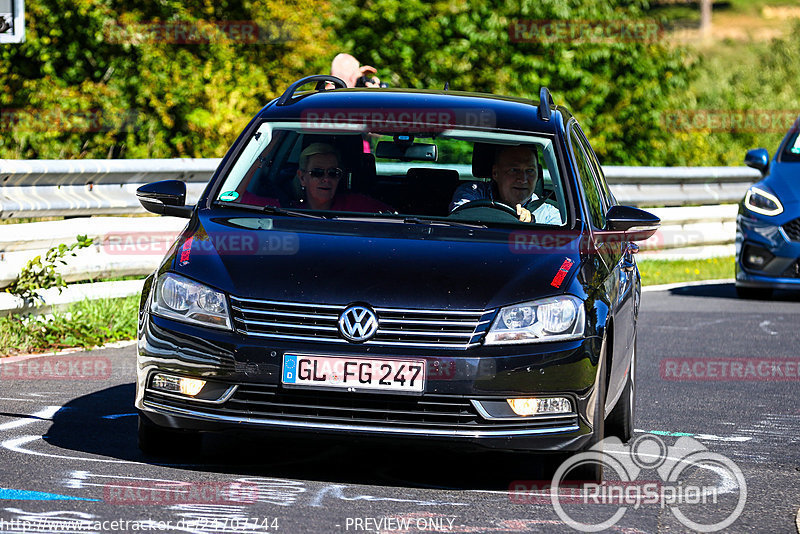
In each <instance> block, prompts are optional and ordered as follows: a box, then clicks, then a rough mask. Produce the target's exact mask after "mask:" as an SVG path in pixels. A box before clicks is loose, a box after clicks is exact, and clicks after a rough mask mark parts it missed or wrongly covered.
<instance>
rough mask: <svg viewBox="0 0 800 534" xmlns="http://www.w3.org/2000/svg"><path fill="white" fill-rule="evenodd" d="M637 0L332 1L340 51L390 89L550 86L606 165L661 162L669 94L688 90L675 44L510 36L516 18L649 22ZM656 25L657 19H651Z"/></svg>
mask: <svg viewBox="0 0 800 534" xmlns="http://www.w3.org/2000/svg"><path fill="white" fill-rule="evenodd" d="M641 4H642V2H635V1H624V0H612V1H609V2H594V1H592V0H571V1H569V2H564V1H560V0H558V1H557V0H521V1H520V0H517V1H509V2H506V1H503V0H474V1H471V2H454V1H452V0H435V1H424V0H407V1H404V2H402V3H400V2H396V1H395V0H335V2H334V7H335V9H334V13H335V17H334V18H333V19H332V22H331V26H332V28H333V30H334V31H335V34H336V37H337V39H338V40H339V42H340V43H341V46H342V48H343V49H344V50H346V51H350V52H351V53H353V54H354V55H355V56H356V57H358V58H359V60H361V61H362V62H363V63H368V64H371V65H374V66H376V67H377V68H378V69H379V74H381V75H382V77H383V78H384V79H386V81H388V82H389V83H390V84H391V85H396V86H408V87H417V88H442V87H444V84H445V82H450V88H451V89H452V90H464V91H477V92H488V93H499V94H505V95H511V96H518V97H527V98H533V99H537V98H538V91H539V87H540V86H547V87H549V88H550V90H551V92H552V93H553V96H554V99H555V101H556V103H557V104H563V105H566V106H567V107H568V108H569V109H570V110H571V111H572V112H573V113H574V114H575V115H576V117H577V118H578V119H579V120H580V122H581V124H582V125H583V127H584V129H586V130H588V131H587V134H589V135H590V137H591V140H592V142H593V146H594V147H595V149H596V150H597V151H598V153H599V155H600V157H601V159H602V160H603V162H604V163H606V164H631V165H658V164H662V163H665V162H667V161H668V159H669V157H668V155H666V154H664V152H663V148H664V147H665V146H666V145H667V143H668V141H669V137H670V136H671V135H672V134H671V133H669V132H666V131H664V128H663V127H662V114H663V111H664V110H665V109H667V99H668V97H669V95H671V94H673V93H675V92H679V91H684V90H685V88H686V87H687V82H688V75H689V70H690V65H688V64H687V63H686V61H685V57H686V55H685V53H684V51H683V50H681V49H679V48H678V49H675V48H671V47H668V46H666V45H665V44H664V43H662V42H660V41H659V40H658V39H651V38H644V39H638V38H636V37H633V38H630V39H629V38H622V39H614V38H611V39H606V40H605V41H603V42H598V40H594V41H593V40H592V39H578V40H569V39H543V40H539V41H538V42H521V41H519V40H515V39H512V37H511V35H510V34H509V28H510V27H511V25H512V24H513V23H514V22H515V21H519V20H529V21H530V20H533V21H565V22H567V23H568V24H572V29H574V28H576V27H578V25H579V23H580V22H587V21H590V22H599V21H609V22H618V23H626V24H630V23H633V22H635V21H637V20H644V21H645V22H647V18H646V14H645V13H644V12H643V11H642V8H641ZM650 22H653V21H650Z"/></svg>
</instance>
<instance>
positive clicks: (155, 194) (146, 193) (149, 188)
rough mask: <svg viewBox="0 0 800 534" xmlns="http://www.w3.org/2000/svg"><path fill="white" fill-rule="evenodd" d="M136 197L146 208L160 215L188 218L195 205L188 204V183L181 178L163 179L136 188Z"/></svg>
mask: <svg viewBox="0 0 800 534" xmlns="http://www.w3.org/2000/svg"><path fill="white" fill-rule="evenodd" d="M136 198H138V199H139V202H140V203H141V204H142V206H143V207H144V209H146V210H147V211H149V212H151V213H156V214H158V215H172V216H174V217H183V218H185V219H188V218H190V217H191V216H192V212H193V211H194V206H186V205H185V203H186V184H185V183H183V182H181V181H180V180H162V181H160V182H153V183H150V184H145V185H143V186H141V187H139V188H138V189H137V190H136Z"/></svg>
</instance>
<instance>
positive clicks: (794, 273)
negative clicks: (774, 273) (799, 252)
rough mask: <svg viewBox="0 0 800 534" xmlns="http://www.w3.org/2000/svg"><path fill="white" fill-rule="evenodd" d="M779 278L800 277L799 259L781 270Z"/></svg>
mask: <svg viewBox="0 0 800 534" xmlns="http://www.w3.org/2000/svg"><path fill="white" fill-rule="evenodd" d="M781 278H800V260H797V261H795V262H794V263H793V264H791V265H790V266H789V267H788V268H787V269H786V270H785V271H783V274H781Z"/></svg>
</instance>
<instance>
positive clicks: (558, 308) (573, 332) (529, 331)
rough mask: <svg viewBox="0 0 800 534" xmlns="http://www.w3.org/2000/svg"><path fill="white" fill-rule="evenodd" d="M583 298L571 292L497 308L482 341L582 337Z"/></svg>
mask: <svg viewBox="0 0 800 534" xmlns="http://www.w3.org/2000/svg"><path fill="white" fill-rule="evenodd" d="M585 322H586V321H585V315H584V311H583V301H581V300H580V299H579V298H577V297H573V296H571V295H564V296H561V297H550V298H547V299H542V300H537V301H534V302H526V303H523V304H516V305H514V306H507V307H505V308H501V309H500V311H499V312H498V313H497V317H496V318H495V320H494V323H492V327H491V328H490V329H489V332H488V333H487V334H486V344H487V345H496V344H501V343H537V342H541V341H559V340H563V339H574V338H578V337H581V336H583V328H584V323H585Z"/></svg>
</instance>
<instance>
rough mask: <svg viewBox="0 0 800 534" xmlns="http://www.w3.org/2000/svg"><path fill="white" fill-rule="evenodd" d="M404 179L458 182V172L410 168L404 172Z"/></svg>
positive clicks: (453, 170)
mask: <svg viewBox="0 0 800 534" xmlns="http://www.w3.org/2000/svg"><path fill="white" fill-rule="evenodd" d="M406 177H407V178H408V180H409V181H411V180H421V179H425V180H430V181H434V182H442V181H445V180H446V181H458V171H457V170H455V169H425V168H422V167H419V168H417V167H412V168H410V169H408V171H406Z"/></svg>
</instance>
